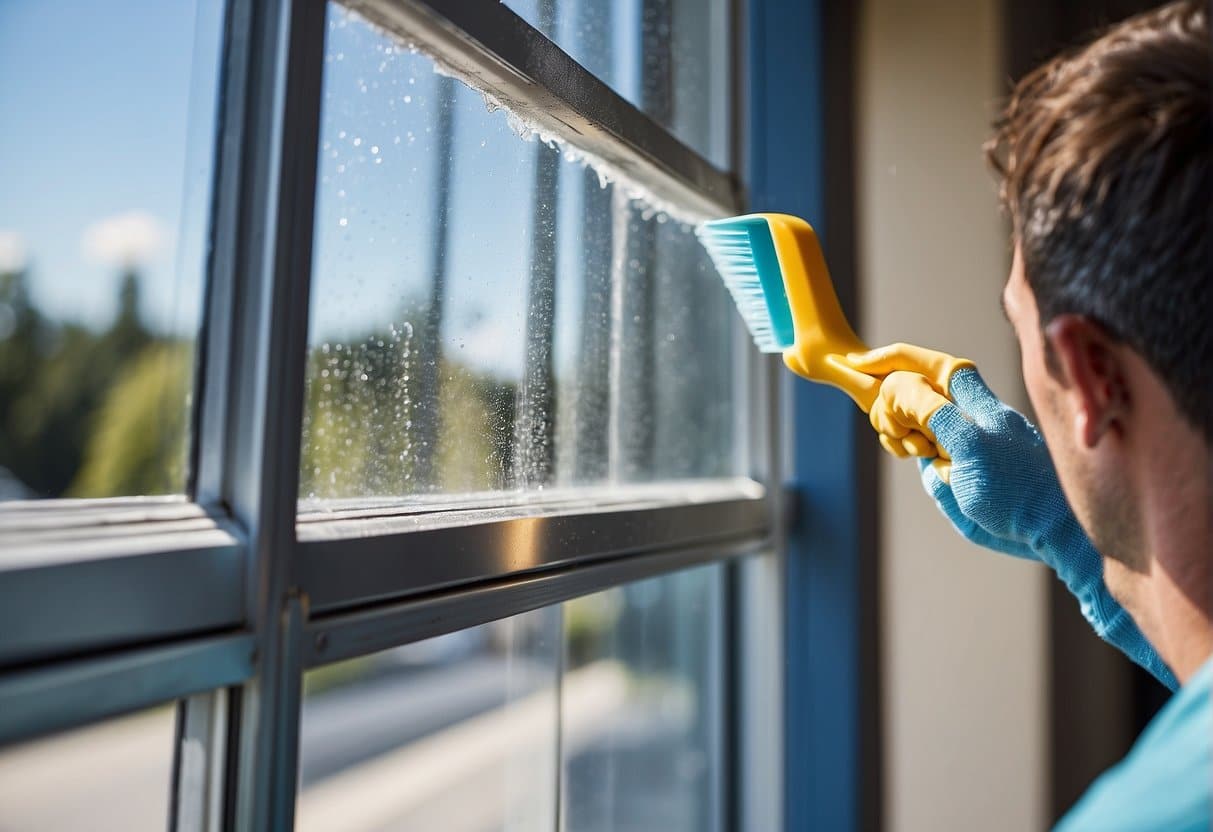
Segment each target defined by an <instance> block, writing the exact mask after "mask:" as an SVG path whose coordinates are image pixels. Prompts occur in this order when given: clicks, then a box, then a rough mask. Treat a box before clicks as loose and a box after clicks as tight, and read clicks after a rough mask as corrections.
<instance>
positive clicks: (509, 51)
mask: <svg viewBox="0 0 1213 832" xmlns="http://www.w3.org/2000/svg"><path fill="white" fill-rule="evenodd" d="M345 5H346V6H348V7H349V8H351V9H354V10H355V11H357V12H358V13H359V14H361V15H364V16H365V17H367V18H368V19H370V20H372V21H373V22H375V23H377V24H379V25H380V26H383V27H384V28H385V29H387V30H388V31H391V32H393V33H395V34H396V35H398V36H399V37H401V38H403V39H404V40H405V41H406V42H408V43H411V44H415V45H416V46H417V47H419V48H420V49H422V50H423V51H425V52H426V53H427V54H430V55H432V56H433V57H435V58H436V59H438V60H439V61H441V62H442V63H444V64H445V65H446V68H447V69H449V70H450V71H452V72H453V74H455V75H458V76H459V77H461V78H463V79H466V80H467V81H468V82H469V83H470V84H471V85H472V86H474V87H475V88H476V89H479V90H481V91H484V92H487V93H489V94H490V95H492V96H493V97H495V98H496V99H497V100H498V101H499V102H500V103H501V104H502V105H504V106H505V107H507V108H508V109H509V110H510V111H512V112H513V113H514V114H515V115H517V116H518V117H520V118H521V119H523V120H524V121H525V122H528V123H531V124H534V125H535V126H537V127H538V128H539V129H540V130H542V131H543V132H544V133H547V134H550V135H552V136H556V137H559V138H561V139H564V140H566V141H569V142H571V143H572V144H573V145H575V146H576V147H577V148H579V149H580V150H582V151H586V152H588V153H590V154H592V155H593V156H596V157H598V158H599V159H602V160H604V161H605V162H606V163H607V164H608V165H609V166H610V167H612V168H614V169H615V170H617V171H618V172H619V173H620V174H622V175H623V176H625V177H627V178H628V179H630V180H631V181H632V183H638V184H642V185H643V186H644V189H645V191H647V192H650V193H651V194H652V195H653V196H654V197H655V198H656V200H657V201H659V202H668V203H670V204H671V205H673V206H676V207H677V208H678V209H680V213H682V214H684V215H686V217H685V218H688V219H704V218H710V217H716V216H721V215H723V214H734V213H738V211H739V210H740V208H741V204H742V196H741V189H740V186H739V184H738V180H737V178H736V177H735V176H734V175H732V174H730V173H725V172H723V171H721V170H719V169H718V168H716V167H715V166H713V165H712V163H711V162H709V161H707V160H706V159H705V158H703V157H702V156H700V155H699V154H698V153H696V152H695V151H694V150H692V149H691V148H689V147H687V146H686V145H685V144H683V143H682V142H681V141H679V140H678V139H676V138H674V136H673V134H671V133H670V132H669V131H668V130H666V129H665V128H664V127H662V126H661V125H659V124H658V123H657V122H655V121H654V120H653V119H651V118H650V117H649V116H647V115H646V114H645V113H643V112H641V111H640V110H639V109H637V108H636V107H635V106H634V105H632V104H631V103H629V102H628V101H627V100H625V99H624V98H623V97H622V96H620V95H619V94H618V93H616V92H615V91H614V90H612V89H611V88H610V87H609V86H607V85H606V84H605V83H603V82H602V81H600V80H599V79H598V78H596V77H595V76H594V75H593V74H591V73H590V72H589V71H588V70H586V69H585V68H584V67H582V66H581V65H580V64H578V63H577V62H576V61H574V60H573V59H572V58H571V57H569V55H568V54H567V53H565V52H564V51H563V50H561V49H560V48H559V47H558V46H556V45H555V44H554V43H552V41H550V40H548V39H547V38H546V37H544V36H543V35H542V34H541V33H540V32H539V31H538V30H536V29H535V28H534V27H532V26H531V25H530V24H528V23H527V22H526V21H525V20H523V19H522V18H521V17H519V16H518V15H517V14H515V13H514V12H513V11H511V10H510V9H509V8H508V7H507V6H505V5H503V4H501V3H499V2H497V0H349V2H346V3H345Z"/></svg>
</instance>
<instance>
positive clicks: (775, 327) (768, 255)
mask: <svg viewBox="0 0 1213 832" xmlns="http://www.w3.org/2000/svg"><path fill="white" fill-rule="evenodd" d="M695 233H696V234H697V235H698V236H699V240H700V242H702V243H703V246H704V248H706V249H707V250H708V254H709V255H710V256H711V258H712V263H714V264H715V266H716V271H718V272H720V276H721V278H723V279H724V285H725V286H727V287H728V289H729V292H730V294H732V295H733V300H734V301H735V302H736V304H737V310H738V311H739V312H740V313H741V317H742V318H744V319H745V322H746V326H747V327H748V328H749V330H750V335H751V336H753V338H754V343H755V344H757V345H758V349H760V350H762V351H763V352H783V351H784V350H785V349H787V348H788V347H790V346H792V345H793V344H794V343H795V341H796V335H795V332H794V330H793V328H792V310H791V308H790V307H789V305H788V296H787V293H786V291H785V290H784V287H783V272H782V270H781V269H780V268H779V256H778V254H776V251H775V240H774V238H773V237H772V236H771V226H770V223H769V222H768V221H767V219H766V217H764V216H761V215H750V216H746V217H731V218H729V219H723V220H710V221H708V222H705V223H704V224H703V225H701V226H699V228H697V229H696V231H695Z"/></svg>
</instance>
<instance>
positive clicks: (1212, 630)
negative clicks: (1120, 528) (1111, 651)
mask: <svg viewBox="0 0 1213 832" xmlns="http://www.w3.org/2000/svg"><path fill="white" fill-rule="evenodd" d="M1200 444H1201V445H1202V446H1203V447H1204V449H1205V451H1206V453H1207V446H1204V443H1203V442H1202V443H1200ZM1172 450H1173V451H1174V449H1172ZM1167 455H1168V456H1170V454H1167ZM1205 459H1207V457H1203V458H1202V456H1201V455H1196V456H1195V457H1193V456H1189V457H1188V458H1187V459H1184V460H1181V459H1176V458H1172V459H1171V460H1170V463H1171V464H1170V465H1168V464H1166V462H1165V461H1164V460H1155V462H1154V464H1153V465H1152V466H1150V467H1151V468H1152V469H1153V470H1152V471H1150V473H1149V475H1152V476H1153V477H1154V478H1155V482H1154V483H1152V485H1154V486H1155V487H1153V488H1146V489H1143V493H1144V495H1145V499H1144V503H1143V508H1144V513H1143V517H1142V521H1143V524H1144V526H1143V529H1142V531H1143V533H1144V536H1145V541H1144V542H1145V544H1146V550H1147V551H1148V552H1149V553H1150V561H1151V563H1150V570H1149V573H1148V574H1146V575H1143V576H1139V581H1138V584H1139V585H1138V587H1137V589H1136V591H1135V592H1134V593H1133V595H1134V599H1133V604H1132V606H1133V607H1135V608H1139V609H1130V612H1131V613H1133V617H1134V619H1135V620H1137V622H1138V626H1139V627H1141V630H1142V632H1143V633H1144V634H1145V635H1146V637H1147V638H1148V639H1150V641H1151V643H1153V644H1154V646H1155V648H1156V649H1157V650H1158V652H1159V654H1160V655H1161V656H1162V658H1163V660H1164V661H1166V663H1167V664H1168V665H1169V666H1170V667H1171V670H1172V671H1173V672H1174V673H1175V676H1176V678H1178V679H1179V681H1180V683H1181V684H1185V683H1187V681H1188V679H1190V678H1191V677H1192V675H1193V674H1195V673H1196V671H1197V670H1199V669H1200V667H1201V665H1203V664H1204V663H1205V662H1206V661H1207V660H1208V659H1209V657H1210V656H1211V655H1213V564H1211V563H1210V561H1211V560H1213V481H1211V479H1210V477H1211V474H1213V472H1211V471H1210V467H1209V465H1208V464H1206V463H1205ZM1185 469H1186V470H1185ZM1185 474H1186V475H1185Z"/></svg>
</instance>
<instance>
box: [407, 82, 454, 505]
mask: <svg viewBox="0 0 1213 832" xmlns="http://www.w3.org/2000/svg"><path fill="white" fill-rule="evenodd" d="M437 83H438V94H437V95H436V96H435V99H436V101H435V104H436V106H437V108H438V126H437V135H436V137H435V139H434V144H435V147H436V148H437V151H436V153H437V158H436V160H435V163H434V169H435V171H436V175H437V178H436V180H435V185H434V191H435V194H434V196H435V205H434V216H433V222H434V225H433V228H432V230H431V232H430V242H431V244H432V245H433V248H432V249H431V250H430V252H431V254H430V297H429V304H428V305H427V306H426V311H425V324H424V327H423V330H422V333H421V338H420V339H419V340H418V342H417V343H418V344H419V347H418V351H419V353H420V355H419V356H418V366H417V376H418V379H417V398H418V400H419V401H421V402H423V403H426V406H423V407H420V408H418V410H417V413H416V418H415V419H414V421H415V423H416V425H415V430H416V441H415V442H414V444H413V451H414V463H413V465H414V469H413V471H414V474H413V475H414V477H415V478H416V481H417V483H418V484H419V485H420V486H421V487H422V488H425V487H428V486H431V485H433V484H434V482H435V476H436V474H437V472H436V471H435V469H434V459H435V457H436V456H437V453H438V437H439V431H440V430H441V422H440V419H441V413H440V411H441V408H439V407H438V406H437V402H438V400H439V399H438V390H439V386H440V385H441V384H442V373H441V365H442V318H443V310H444V309H445V305H446V278H447V274H446V273H447V254H448V249H449V248H450V234H451V227H450V226H451V210H450V207H451V172H452V168H453V167H454V158H455V147H454V140H455V89H456V86H455V85H456V83H457V82H456V81H455V79H454V78H451V77H449V76H440V77H439V78H438V79H437Z"/></svg>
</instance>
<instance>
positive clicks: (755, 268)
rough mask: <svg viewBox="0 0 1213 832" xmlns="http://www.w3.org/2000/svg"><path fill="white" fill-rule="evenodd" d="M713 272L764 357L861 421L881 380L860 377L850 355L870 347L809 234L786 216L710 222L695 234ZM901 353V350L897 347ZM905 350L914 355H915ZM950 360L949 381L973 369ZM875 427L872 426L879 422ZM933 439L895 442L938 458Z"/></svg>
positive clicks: (917, 436) (916, 436)
mask: <svg viewBox="0 0 1213 832" xmlns="http://www.w3.org/2000/svg"><path fill="white" fill-rule="evenodd" d="M696 234H698V236H699V239H700V241H702V242H703V245H704V247H705V248H706V249H707V250H708V254H709V255H711V258H712V262H713V263H714V264H715V265H716V270H717V271H718V272H720V276H721V277H722V278H723V279H724V283H725V285H726V286H727V287H728V289H729V292H730V293H731V294H732V295H733V299H734V300H735V301H736V303H737V309H738V311H740V312H741V316H742V317H743V318H744V319H745V322H746V325H747V326H748V327H749V330H750V334H751V335H752V336H753V337H754V342H755V343H756V344H757V345H758V348H759V349H760V350H761V351H763V352H768V353H782V354H783V362H784V364H786V365H787V367H788V369H790V370H791V371H792V372H794V373H796V374H797V375H799V376H801V377H803V378H806V379H808V380H810V381H816V382H820V383H822V384H829V385H831V386H833V387H837V388H838V389H840V390H842V391H843V392H844V393H846V394H847V395H848V396H850V397H851V399H852V400H853V401H854V402H855V404H857V405H859V407H860V409H861V410H863V412H864V413H869V412H870V411H871V410H872V407H873V405H874V404H875V402H876V400H877V397H878V396H879V395H880V385H881V382H882V380H883V378H884V375H879V376H878V375H869V374H867V373H864V372H862V371H860V370H857V369H855V368H854V367H853V366H851V364H850V363H849V362H848V360H847V356H848V354H854V353H867V352H868V347H867V345H866V344H864V342H863V341H861V340H860V339H859V336H858V335H856V334H855V331H854V330H853V329H851V325H850V324H849V323H848V322H847V319H846V316H845V315H843V313H842V307H840V306H839V305H838V295H837V294H835V292H834V283H833V281H831V280H830V270H829V269H828V268H827V267H826V261H825V256H824V255H823V254H822V253H821V244H820V243H819V242H818V241H817V234H816V232H814V231H813V228H812V226H810V225H809V224H808V223H807V222H805V221H804V220H802V219H800V218H799V217H793V216H789V215H787V214H748V215H746V216H743V217H732V218H729V219H723V220H711V221H709V222H706V223H704V224H703V225H701V226H700V227H699V228H698V229H697V230H696ZM896 346H900V345H896ZM908 349H917V348H913V347H910V348H908ZM944 358H947V359H949V361H948V362H946V364H947V366H943V367H941V373H942V376H943V379H944V380H945V381H944V383H943V385H942V387H943V389H942V390H941V392H942V394H943V395H944V396H947V383H946V379H947V378H948V377H949V376H950V374H951V371H952V370H953V369H954V368H955V367H956V366H961V365H967V364H971V363H972V362H968V361H963V360H960V359H951V357H950V356H944ZM874 426H875V420H874ZM924 434H928V435H929V431H925V429H924V432H923V433H919V432H910V433H909V434H908V435H906V436H901V437H897V441H898V442H899V443H900V444H901V446H902V447H901V449H899V450H897V451H894V450H893V449H892V448H891V447H890V446H889V445H888V444H887V443H888V440H889V438H890V437H884V438H882V444H885V446H886V447H887V448H890V451H891V452H894V453H898V455H905V454H910V455H914V456H925V457H933V456H935V455H936V453H937V449H936V448H935V446H934V443H933V442H932V441H931V439H932V438H933V437H930V438H928V435H924Z"/></svg>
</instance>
